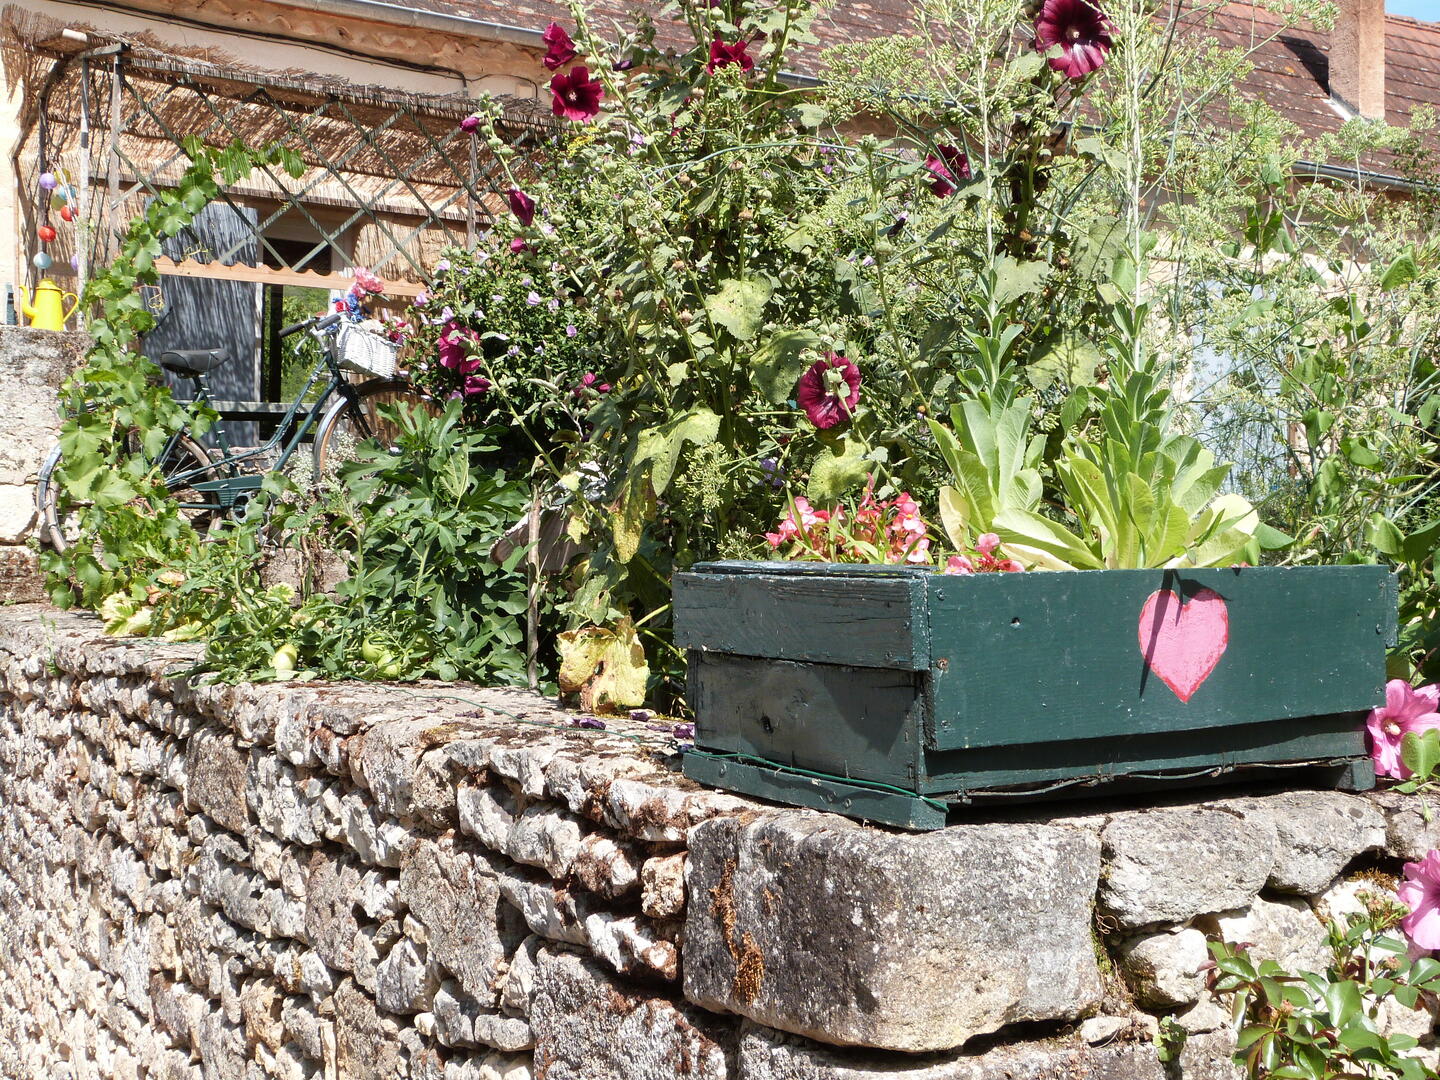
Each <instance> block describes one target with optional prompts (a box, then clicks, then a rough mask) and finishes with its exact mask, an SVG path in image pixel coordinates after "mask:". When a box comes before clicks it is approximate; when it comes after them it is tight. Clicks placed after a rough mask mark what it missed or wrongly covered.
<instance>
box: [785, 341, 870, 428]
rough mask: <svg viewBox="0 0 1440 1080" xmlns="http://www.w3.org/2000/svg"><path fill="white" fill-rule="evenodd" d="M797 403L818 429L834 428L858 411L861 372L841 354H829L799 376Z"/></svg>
mask: <svg viewBox="0 0 1440 1080" xmlns="http://www.w3.org/2000/svg"><path fill="white" fill-rule="evenodd" d="M795 400H796V402H797V403H799V405H800V407H801V408H802V409H804V410H805V415H806V416H808V417H809V418H810V422H811V423H812V424H814V425H815V426H816V427H817V428H821V429H824V428H832V427H834V426H835V425H836V424H838V423H840V421H842V420H845V419H848V418H849V417H850V416H851V415H852V414H853V413H854V412H855V404H856V402H858V401H859V400H860V369H859V368H858V367H856V366H855V364H854V363H853V362H852V361H850V360H848V359H846V358H845V357H844V356H841V355H840V354H839V353H833V352H832V353H826V354H825V358H824V359H823V360H816V361H815V363H813V364H811V365H810V370H809V371H807V372H805V374H804V375H801V376H800V385H799V386H798V387H796V390H795Z"/></svg>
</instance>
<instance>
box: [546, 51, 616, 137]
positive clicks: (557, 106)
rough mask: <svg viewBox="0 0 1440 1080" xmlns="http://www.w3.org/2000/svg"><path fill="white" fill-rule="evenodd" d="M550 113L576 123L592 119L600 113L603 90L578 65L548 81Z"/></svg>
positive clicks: (584, 68) (586, 70)
mask: <svg viewBox="0 0 1440 1080" xmlns="http://www.w3.org/2000/svg"><path fill="white" fill-rule="evenodd" d="M550 93H551V94H552V95H553V98H552V99H551V102H550V111H551V112H553V113H554V114H555V115H556V116H562V117H564V118H565V119H566V120H573V121H575V122H576V123H584V122H585V121H586V120H591V119H594V117H595V116H596V115H598V114H599V112H600V99H601V98H603V97H604V96H605V88H604V87H603V86H601V85H600V83H599V81H598V80H595V79H592V78H590V69H589V68H587V67H586V66H585V65H584V64H578V65H576V66H575V67H573V68H571V69H570V70H569V71H567V72H565V73H564V74H562V75H556V76H555V77H554V78H553V79H551V80H550Z"/></svg>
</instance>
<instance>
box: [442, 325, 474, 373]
mask: <svg viewBox="0 0 1440 1080" xmlns="http://www.w3.org/2000/svg"><path fill="white" fill-rule="evenodd" d="M479 342H480V335H479V334H477V333H476V332H475V331H474V330H472V329H470V328H469V327H468V326H461V325H460V324H459V323H458V322H456V321H455V320H454V319H451V320H450V321H449V322H448V323H446V324H445V330H444V332H443V333H441V335H440V341H439V348H440V366H441V367H446V368H449V369H450V370H452V371H458V372H459V373H460V374H461V375H471V374H473V373H474V372H475V371H476V370H477V369H478V368H479V367H480V358H479V357H478V356H475V357H472V356H471V355H470V348H469V347H470V346H471V345H478V344H479Z"/></svg>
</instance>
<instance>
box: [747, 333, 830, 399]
mask: <svg viewBox="0 0 1440 1080" xmlns="http://www.w3.org/2000/svg"><path fill="white" fill-rule="evenodd" d="M820 344H821V340H820V335H819V334H816V333H813V332H812V331H809V330H803V329H793V330H777V331H776V332H775V333H773V334H771V335H770V337H769V338H768V339H767V340H766V341H765V344H763V345H761V346H760V348H759V349H757V350H756V351H755V360H754V366H753V367H752V368H751V369H750V381H751V382H752V383H753V384H754V386H755V389H757V390H759V391H760V392H761V393H762V394H764V395H765V399H766V400H767V401H769V402H770V404H772V405H779V404H782V403H783V402H784V401H785V400H786V399H787V398H789V397H790V396H791V395H792V394H793V393H794V391H795V384H796V383H797V382H799V380H800V376H801V375H803V374H804V373H805V369H806V367H807V366H808V364H807V363H806V358H805V355H804V354H805V352H806V350H813V349H818V348H819V347H820Z"/></svg>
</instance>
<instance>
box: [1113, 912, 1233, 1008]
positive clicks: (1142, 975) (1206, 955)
mask: <svg viewBox="0 0 1440 1080" xmlns="http://www.w3.org/2000/svg"><path fill="white" fill-rule="evenodd" d="M1117 953H1118V963H1119V967H1120V973H1121V974H1122V975H1124V977H1125V982H1126V983H1127V984H1128V985H1129V987H1130V989H1131V991H1133V992H1134V994H1135V999H1136V1000H1137V1001H1139V1002H1140V1003H1141V1004H1142V1005H1148V1006H1152V1007H1155V1008H1168V1007H1171V1006H1174V1005H1189V1004H1191V1003H1193V1002H1194V1001H1196V1000H1197V999H1199V997H1200V994H1201V993H1202V992H1203V990H1204V978H1203V976H1202V975H1201V974H1200V966H1201V965H1202V964H1204V963H1205V961H1207V960H1209V959H1210V950H1209V948H1207V946H1206V943H1205V935H1204V934H1202V933H1201V932H1200V931H1199V930H1195V929H1191V928H1189V927H1177V928H1175V929H1173V930H1162V931H1160V932H1159V933H1155V934H1141V935H1139V936H1137V937H1133V938H1129V939H1128V940H1126V941H1123V942H1121V943H1120V946H1119V948H1118V949H1117Z"/></svg>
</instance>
